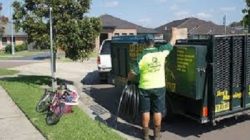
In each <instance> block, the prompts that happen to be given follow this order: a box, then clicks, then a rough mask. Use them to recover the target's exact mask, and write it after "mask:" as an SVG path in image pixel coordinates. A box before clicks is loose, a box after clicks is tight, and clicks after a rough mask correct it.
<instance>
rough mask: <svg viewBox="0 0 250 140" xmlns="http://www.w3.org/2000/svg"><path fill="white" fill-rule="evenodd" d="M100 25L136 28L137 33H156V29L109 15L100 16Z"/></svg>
mask: <svg viewBox="0 0 250 140" xmlns="http://www.w3.org/2000/svg"><path fill="white" fill-rule="evenodd" d="M100 18H101V22H102V26H103V27H104V28H116V29H137V33H157V31H156V30H154V29H151V28H145V27H142V26H139V25H136V24H134V23H131V22H128V21H126V20H123V19H120V18H117V17H114V16H111V15H107V14H105V15H102V16H101V17H100Z"/></svg>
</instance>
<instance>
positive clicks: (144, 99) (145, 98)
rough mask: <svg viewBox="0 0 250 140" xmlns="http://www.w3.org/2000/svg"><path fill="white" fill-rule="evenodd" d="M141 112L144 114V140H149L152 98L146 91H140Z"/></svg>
mask: <svg viewBox="0 0 250 140" xmlns="http://www.w3.org/2000/svg"><path fill="white" fill-rule="evenodd" d="M140 110H141V112H142V129H143V135H144V136H143V138H144V140H149V121H150V113H149V112H150V98H149V95H148V92H147V91H146V90H143V89H140Z"/></svg>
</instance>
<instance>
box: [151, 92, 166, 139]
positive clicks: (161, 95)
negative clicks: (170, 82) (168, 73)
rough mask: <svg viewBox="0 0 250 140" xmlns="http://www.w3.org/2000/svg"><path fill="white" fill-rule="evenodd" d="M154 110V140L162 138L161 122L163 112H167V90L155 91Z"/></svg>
mask: <svg viewBox="0 0 250 140" xmlns="http://www.w3.org/2000/svg"><path fill="white" fill-rule="evenodd" d="M153 93H154V94H153V97H152V98H153V100H152V110H153V112H154V115H153V117H154V138H155V140H158V139H160V138H161V120H162V112H164V111H165V88H158V89H154V90H153Z"/></svg>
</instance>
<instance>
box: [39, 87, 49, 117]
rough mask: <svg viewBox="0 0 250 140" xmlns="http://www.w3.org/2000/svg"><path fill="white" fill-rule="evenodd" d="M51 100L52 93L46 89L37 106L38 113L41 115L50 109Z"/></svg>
mask: <svg viewBox="0 0 250 140" xmlns="http://www.w3.org/2000/svg"><path fill="white" fill-rule="evenodd" d="M50 100H51V93H50V92H49V91H47V90H46V89H45V92H44V94H43V96H42V97H41V99H40V100H39V102H38V103H37V105H36V111H37V112H39V113H41V112H44V111H46V110H47V109H48V107H49V101H50Z"/></svg>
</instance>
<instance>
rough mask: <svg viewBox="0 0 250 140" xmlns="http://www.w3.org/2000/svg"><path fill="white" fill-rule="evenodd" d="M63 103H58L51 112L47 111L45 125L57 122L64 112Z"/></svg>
mask: <svg viewBox="0 0 250 140" xmlns="http://www.w3.org/2000/svg"><path fill="white" fill-rule="evenodd" d="M64 106H65V105H64V103H60V104H59V105H56V106H55V107H54V109H53V112H52V111H49V112H48V114H47V117H46V123H47V124H48V125H55V124H57V123H58V122H59V120H60V118H61V117H62V115H63V111H64Z"/></svg>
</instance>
